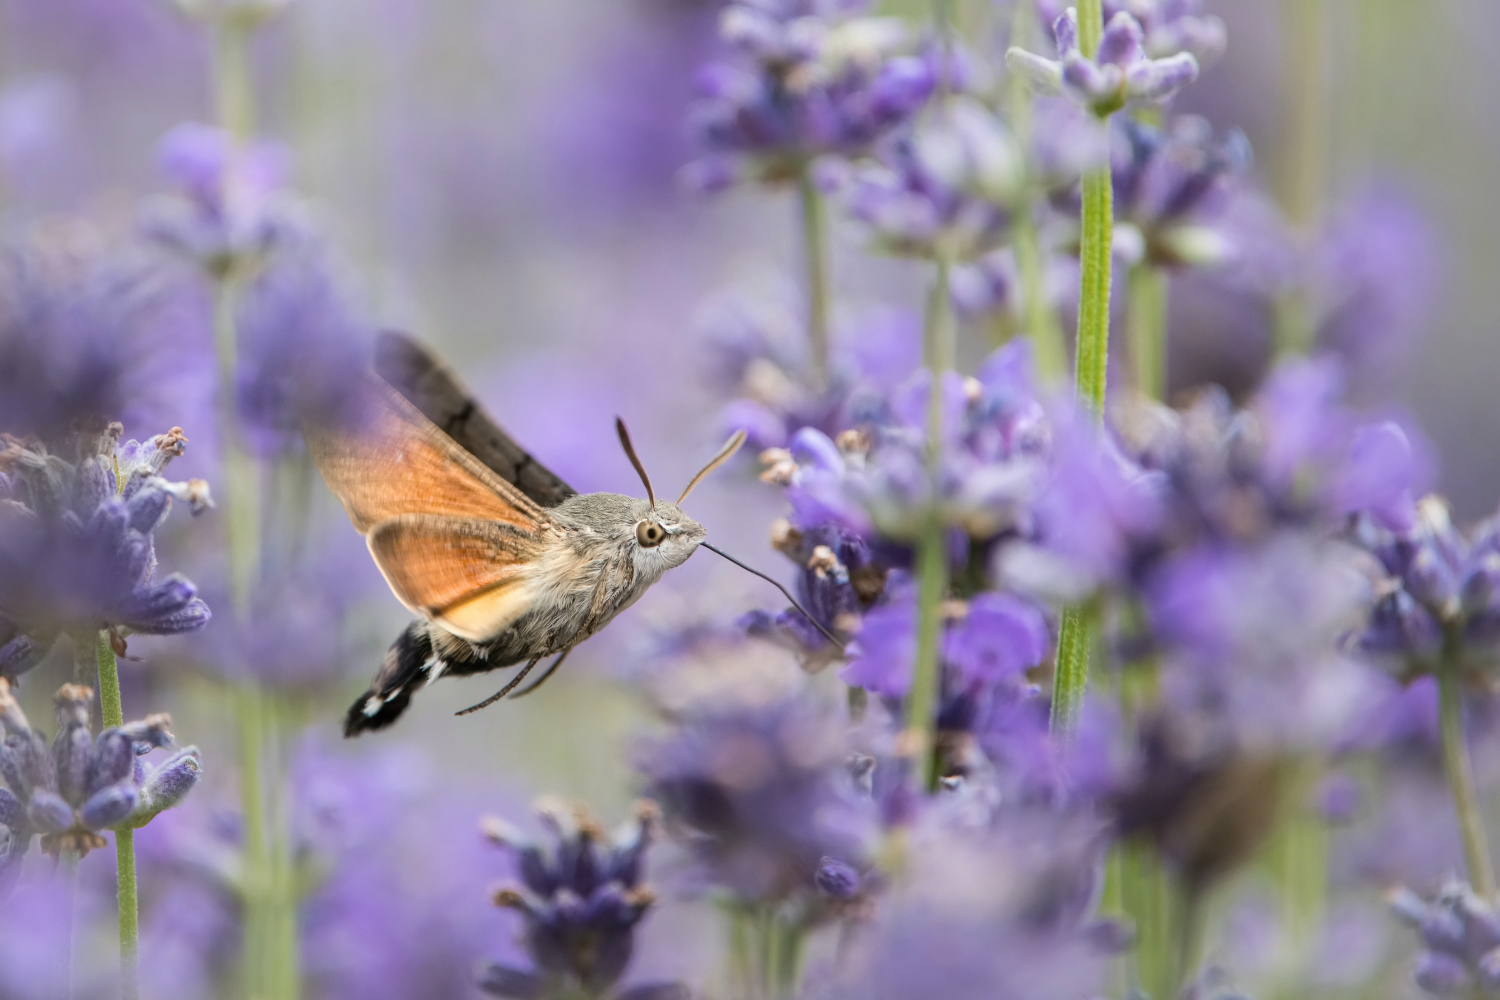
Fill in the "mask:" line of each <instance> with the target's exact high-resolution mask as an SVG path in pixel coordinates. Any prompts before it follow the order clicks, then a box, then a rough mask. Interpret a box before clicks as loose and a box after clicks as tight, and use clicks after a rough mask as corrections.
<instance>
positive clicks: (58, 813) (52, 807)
mask: <svg viewBox="0 0 1500 1000" xmlns="http://www.w3.org/2000/svg"><path fill="white" fill-rule="evenodd" d="M27 813H28V815H29V816H30V817H31V825H32V826H34V827H36V828H37V829H38V830H40V831H41V832H42V833H62V832H63V831H64V830H66V829H68V828H69V827H71V826H72V825H73V807H72V806H70V805H68V804H67V803H66V802H64V801H63V800H62V799H61V798H59V797H58V796H57V794H56V793H54V792H49V791H47V789H45V788H38V789H37V790H36V791H35V792H33V793H32V795H31V806H30V808H29V809H28V810H27Z"/></svg>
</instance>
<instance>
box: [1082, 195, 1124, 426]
mask: <svg viewBox="0 0 1500 1000" xmlns="http://www.w3.org/2000/svg"><path fill="white" fill-rule="evenodd" d="M1113 239H1114V189H1113V187H1112V185H1111V181H1110V176H1109V167H1108V166H1104V167H1096V168H1094V169H1092V170H1090V171H1089V172H1088V173H1087V174H1085V175H1084V177H1083V238H1082V243H1081V245H1080V248H1079V256H1080V258H1081V262H1082V264H1083V282H1082V287H1081V289H1080V291H1079V298H1078V360H1077V369H1076V372H1075V379H1076V386H1077V389H1078V397H1079V399H1080V400H1082V401H1083V403H1084V405H1086V406H1088V408H1089V409H1090V410H1092V411H1093V412H1094V416H1095V417H1096V418H1098V419H1099V420H1100V421H1102V420H1103V419H1104V381H1105V375H1106V365H1107V363H1108V360H1109V286H1110V263H1111V261H1110V249H1111V245H1112V241H1113Z"/></svg>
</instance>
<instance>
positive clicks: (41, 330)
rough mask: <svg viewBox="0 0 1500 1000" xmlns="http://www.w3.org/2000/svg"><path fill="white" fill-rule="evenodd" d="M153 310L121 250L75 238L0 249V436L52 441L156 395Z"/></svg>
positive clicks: (156, 313)
mask: <svg viewBox="0 0 1500 1000" xmlns="http://www.w3.org/2000/svg"><path fill="white" fill-rule="evenodd" d="M161 305H162V302H161V297H160V295H159V288H158V287H157V285H156V283H155V282H154V281H152V280H151V279H150V277H149V275H148V274H147V273H146V272H144V271H143V270H142V269H141V268H140V267H138V266H137V264H136V262H135V260H134V259H133V258H132V257H131V255H129V254H126V253H110V254H101V253H99V252H98V251H97V250H94V249H92V248H90V247H88V246H87V245H83V244H82V243H81V241H74V242H68V241H57V242H40V241H39V242H35V243H32V244H28V245H25V246H21V247H15V248H10V249H7V250H4V251H3V252H0V430H3V431H4V432H7V433H10V434H14V435H18V436H21V437H36V438H39V439H41V440H42V441H45V442H47V443H48V444H51V445H61V444H64V443H65V442H67V440H68V439H69V438H70V437H71V436H72V435H73V434H74V433H75V432H76V429H77V426H76V425H77V424H79V423H80V422H92V421H96V420H97V419H98V418H99V417H101V416H104V417H111V418H114V417H119V416H121V415H126V414H128V413H133V412H134V411H135V410H137V409H139V408H140V406H141V404H142V402H143V400H149V399H150V398H151V397H152V396H154V395H158V394H159V390H160V386H161V383H162V382H163V381H164V380H163V379H162V377H161V376H162V375H163V374H164V372H163V370H162V368H161V366H159V365H158V364H157V363H156V361H157V358H158V356H160V357H161V359H162V360H163V361H165V360H166V355H167V351H166V350H165V348H166V346H167V345H165V344H163V343H162V342H161V337H160V335H159V333H158V331H157V329H156V328H157V327H158V326H159V325H160V320H161ZM158 347H161V348H163V349H162V350H160V351H158V350H157V348H158ZM68 457H70V458H71V456H68Z"/></svg>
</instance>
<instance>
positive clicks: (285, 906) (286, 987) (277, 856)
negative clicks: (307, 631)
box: [261, 693, 301, 997]
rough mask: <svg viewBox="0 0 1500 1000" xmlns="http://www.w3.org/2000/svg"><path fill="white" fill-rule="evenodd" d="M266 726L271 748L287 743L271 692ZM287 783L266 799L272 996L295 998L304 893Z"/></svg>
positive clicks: (277, 766) (275, 769) (278, 769)
mask: <svg viewBox="0 0 1500 1000" xmlns="http://www.w3.org/2000/svg"><path fill="white" fill-rule="evenodd" d="M263 705H264V706H265V708H264V710H263V712H262V719H261V721H262V725H263V727H264V731H265V742H266V746H267V748H269V749H271V750H273V751H274V750H275V748H278V747H280V746H282V745H283V741H282V739H281V735H280V734H281V729H282V725H281V715H282V708H283V703H282V699H280V698H277V697H276V696H275V695H274V694H271V693H267V695H266V696H265V698H264V700H263ZM270 770H271V772H272V773H274V774H278V775H279V774H281V773H283V772H284V768H283V766H282V765H281V762H280V761H279V760H273V766H272V767H271V768H270ZM286 790H287V786H286V784H285V783H284V782H281V781H273V782H271V783H270V785H269V787H268V789H267V793H266V798H267V800H268V801H267V803H266V829H267V838H266V839H267V842H268V848H267V868H268V871H269V883H270V900H269V906H268V908H269V910H270V918H269V921H270V940H269V946H270V967H269V973H268V978H269V985H270V995H271V996H275V997H295V996H297V994H298V984H299V983H300V981H301V970H300V964H301V963H300V956H299V953H298V945H297V902H298V899H299V897H300V892H299V890H298V887H297V885H296V874H297V873H296V870H295V867H294V863H293V859H292V854H291V816H290V804H291V803H290V797H289V796H288V795H287V794H286Z"/></svg>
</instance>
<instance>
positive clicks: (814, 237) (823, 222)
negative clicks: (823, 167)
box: [797, 166, 831, 388]
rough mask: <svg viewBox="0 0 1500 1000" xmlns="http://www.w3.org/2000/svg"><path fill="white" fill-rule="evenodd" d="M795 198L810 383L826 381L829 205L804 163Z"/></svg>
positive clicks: (798, 178)
mask: <svg viewBox="0 0 1500 1000" xmlns="http://www.w3.org/2000/svg"><path fill="white" fill-rule="evenodd" d="M797 201H798V204H799V205H800V207H801V210H802V213H801V214H802V253H803V256H804V257H805V258H806V259H805V261H804V263H805V265H806V267H807V347H808V355H809V358H810V360H811V363H812V365H811V366H812V378H813V384H814V385H816V386H817V387H818V388H823V387H824V386H826V385H827V384H828V373H829V369H830V363H829V346H828V339H829V338H828V313H829V299H830V296H831V279H830V277H829V272H830V267H829V262H828V257H829V247H828V206H827V205H826V204H824V200H823V195H822V194H821V193H820V192H819V191H818V186H817V184H815V183H814V182H813V178H812V169H811V167H810V166H804V167H803V168H802V170H801V172H800V173H799V174H798V176H797Z"/></svg>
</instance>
